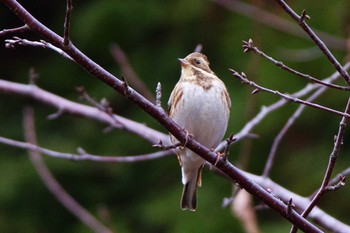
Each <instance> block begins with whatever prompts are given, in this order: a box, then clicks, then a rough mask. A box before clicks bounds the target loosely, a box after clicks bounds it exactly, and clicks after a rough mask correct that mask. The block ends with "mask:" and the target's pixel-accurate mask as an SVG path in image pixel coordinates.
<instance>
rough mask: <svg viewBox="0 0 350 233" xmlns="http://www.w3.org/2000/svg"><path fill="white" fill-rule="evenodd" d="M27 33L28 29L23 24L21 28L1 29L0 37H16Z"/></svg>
mask: <svg viewBox="0 0 350 233" xmlns="http://www.w3.org/2000/svg"><path fill="white" fill-rule="evenodd" d="M27 31H29V27H28V26H27V25H26V24H25V25H23V26H21V27H17V28H9V29H3V30H1V31H0V37H2V36H11V35H18V34H21V33H24V32H27Z"/></svg>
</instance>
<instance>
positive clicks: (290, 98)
mask: <svg viewBox="0 0 350 233" xmlns="http://www.w3.org/2000/svg"><path fill="white" fill-rule="evenodd" d="M230 71H231V72H232V75H233V76H234V77H235V78H237V79H239V80H240V81H241V82H242V83H243V84H246V85H249V86H251V87H254V88H255V90H254V91H253V92H252V94H256V93H257V92H259V91H263V92H268V93H271V94H274V95H277V96H279V97H281V98H283V99H285V100H288V101H290V102H293V103H298V104H303V105H306V106H309V107H312V108H315V109H319V110H322V111H326V112H330V113H334V114H337V115H339V116H344V117H347V118H350V114H348V113H343V112H340V111H337V110H334V109H332V108H328V107H325V106H322V105H319V104H315V103H311V102H308V101H305V100H301V99H298V98H297V97H294V96H291V95H286V94H283V93H281V92H279V91H274V90H271V89H268V88H266V87H262V86H260V85H258V84H256V83H255V82H253V81H250V80H248V79H247V77H246V75H245V74H244V73H241V74H239V73H238V72H237V71H235V70H233V69H230Z"/></svg>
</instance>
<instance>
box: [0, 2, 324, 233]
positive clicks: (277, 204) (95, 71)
mask: <svg viewBox="0 0 350 233" xmlns="http://www.w3.org/2000/svg"><path fill="white" fill-rule="evenodd" d="M2 1H3V2H4V3H5V4H6V5H7V7H8V8H9V9H10V10H12V11H13V12H14V13H15V14H16V15H17V16H18V18H19V19H20V20H22V21H23V22H24V23H25V24H27V25H28V27H29V28H31V29H32V30H34V31H36V32H38V33H39V34H40V35H41V36H42V37H44V38H45V39H46V40H47V41H49V42H50V43H52V44H53V45H55V46H57V47H58V48H60V49H62V50H63V51H64V52H66V53H67V54H68V55H69V56H70V57H72V58H73V59H74V60H75V61H76V62H77V63H78V64H79V65H81V66H82V67H83V68H84V69H85V70H86V71H87V72H89V73H90V74H91V75H93V76H94V77H96V78H98V79H100V80H101V81H103V82H105V83H106V84H107V85H109V86H110V87H112V88H113V89H114V90H116V91H118V92H119V93H120V94H122V95H124V96H125V97H126V98H128V99H129V100H130V101H132V102H133V103H135V104H136V105H137V106H138V107H140V108H141V109H143V110H144V111H145V112H147V113H148V114H149V115H150V116H152V117H153V118H154V119H156V120H157V121H158V122H159V123H160V124H161V125H163V126H164V127H165V128H166V129H167V130H168V131H169V132H170V133H171V134H172V135H173V136H174V137H175V138H176V139H178V141H179V142H181V143H185V142H186V141H187V144H186V146H187V147H188V148H189V149H191V150H192V151H194V152H195V153H197V154H198V155H199V156H201V157H203V158H204V159H205V160H207V161H208V162H210V163H211V164H213V165H214V164H216V167H217V168H218V169H219V170H221V171H222V172H223V173H225V174H226V175H227V176H228V177H230V178H231V180H232V181H235V182H237V183H238V184H239V185H240V186H241V187H243V188H244V189H246V190H247V191H248V192H249V193H251V194H252V195H254V196H256V197H258V198H259V199H260V200H262V201H263V202H264V203H266V204H267V205H268V206H269V207H271V208H272V209H274V210H275V211H276V212H278V213H279V214H280V215H282V216H283V217H285V218H286V219H288V220H289V221H290V222H292V223H293V224H295V225H297V226H298V227H300V228H301V229H302V230H304V231H307V232H322V231H321V230H320V229H318V228H317V227H315V226H314V225H312V224H311V223H310V222H308V221H307V220H306V219H304V218H302V217H301V216H300V215H299V214H298V213H296V212H295V211H292V212H291V213H289V214H287V209H288V207H287V205H286V204H284V203H283V202H282V201H280V200H278V199H277V198H275V197H274V196H272V195H271V194H270V193H268V192H267V191H266V190H265V189H263V188H262V187H260V186H259V185H257V184H256V183H255V182H253V181H252V180H250V179H249V178H248V177H246V176H245V175H244V173H242V172H241V171H240V170H239V169H237V168H236V167H235V166H233V165H232V164H231V163H229V162H227V161H225V160H223V159H220V160H219V161H217V155H216V153H214V152H213V151H211V150H210V149H208V148H206V147H204V146H203V145H201V144H200V143H198V142H197V141H195V140H193V139H192V138H190V139H188V138H187V136H186V135H187V134H186V132H185V131H184V130H183V129H182V128H181V127H179V126H178V125H177V124H176V123H175V122H174V121H172V120H171V119H170V118H169V117H168V115H167V114H166V113H165V112H164V111H160V110H159V108H158V107H157V106H156V105H154V104H152V103H151V102H150V101H148V100H147V99H145V98H144V97H143V96H142V95H140V94H139V93H137V92H136V91H135V90H133V89H132V88H131V87H129V88H128V89H126V87H125V85H123V81H121V80H120V79H117V78H116V77H114V76H113V75H112V74H110V73H109V72H107V71H106V70H104V69H103V68H102V67H100V66H99V65H98V64H96V63H95V62H94V61H92V60H91V59H90V58H88V57H87V56H86V55H85V54H83V53H82V52H81V51H80V50H78V49H77V48H76V47H75V46H74V45H73V44H72V43H70V44H69V45H68V46H64V45H63V43H62V38H61V37H60V36H58V35H57V34H56V33H54V32H53V31H51V30H50V29H48V28H47V27H45V26H44V25H43V24H42V23H40V22H39V21H38V20H37V19H35V18H34V17H33V16H32V15H31V14H30V13H29V12H28V11H27V10H26V9H24V8H23V7H22V6H21V5H20V4H19V3H18V2H17V1H15V0H2Z"/></svg>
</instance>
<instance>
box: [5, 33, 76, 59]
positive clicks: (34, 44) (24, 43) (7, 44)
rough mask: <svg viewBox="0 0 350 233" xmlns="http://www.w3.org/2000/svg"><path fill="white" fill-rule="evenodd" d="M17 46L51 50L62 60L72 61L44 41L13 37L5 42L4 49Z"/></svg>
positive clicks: (60, 50)
mask: <svg viewBox="0 0 350 233" xmlns="http://www.w3.org/2000/svg"><path fill="white" fill-rule="evenodd" d="M18 45H20V46H32V47H39V48H43V49H51V50H53V51H55V52H56V53H58V54H60V55H61V56H63V57H64V58H66V59H68V60H70V61H74V60H73V59H72V58H71V57H70V56H69V55H68V54H67V53H65V52H64V51H63V50H62V49H60V48H58V47H56V46H54V45H52V44H51V43H49V42H46V41H44V40H40V41H31V40H27V39H22V38H19V37H16V36H14V37H13V38H12V39H7V40H5V47H6V48H15V47H16V46H18Z"/></svg>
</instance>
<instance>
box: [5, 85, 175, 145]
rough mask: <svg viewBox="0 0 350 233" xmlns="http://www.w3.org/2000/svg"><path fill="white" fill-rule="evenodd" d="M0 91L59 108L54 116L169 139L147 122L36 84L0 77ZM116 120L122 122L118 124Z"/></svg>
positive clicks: (145, 136)
mask: <svg viewBox="0 0 350 233" xmlns="http://www.w3.org/2000/svg"><path fill="white" fill-rule="evenodd" d="M0 92H1V93H5V94H11V95H18V96H24V97H29V98H32V99H34V100H36V101H39V102H41V103H44V104H46V105H49V106H52V107H54V108H57V109H58V111H57V113H55V114H53V115H54V117H58V116H61V115H62V114H64V113H65V114H71V115H74V116H79V117H84V118H88V119H91V120H94V121H97V122H101V123H104V124H107V125H109V126H111V127H114V128H117V129H124V130H127V131H129V132H131V133H133V134H135V135H137V136H139V137H141V138H144V139H145V140H147V141H149V142H151V143H157V142H158V141H159V140H162V141H163V142H166V143H168V141H169V136H168V135H166V134H164V133H161V132H159V131H157V130H154V129H152V128H150V127H147V126H146V125H145V124H142V123H138V122H136V121H133V120H129V119H127V118H125V117H122V116H119V115H116V114H113V117H111V115H110V114H107V113H106V112H104V111H101V110H99V109H97V108H96V107H91V106H87V105H84V104H79V103H76V102H73V101H70V100H67V99H65V98H62V97H60V96H58V95H55V94H53V93H51V92H48V91H45V90H43V89H41V88H40V87H38V86H35V85H28V84H20V83H15V82H10V81H6V80H1V79H0ZM50 116H51V115H50ZM115 122H118V123H120V124H116V123H115ZM120 126H122V128H120Z"/></svg>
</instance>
